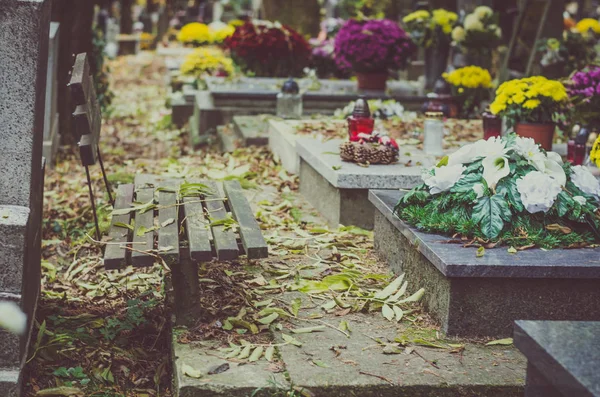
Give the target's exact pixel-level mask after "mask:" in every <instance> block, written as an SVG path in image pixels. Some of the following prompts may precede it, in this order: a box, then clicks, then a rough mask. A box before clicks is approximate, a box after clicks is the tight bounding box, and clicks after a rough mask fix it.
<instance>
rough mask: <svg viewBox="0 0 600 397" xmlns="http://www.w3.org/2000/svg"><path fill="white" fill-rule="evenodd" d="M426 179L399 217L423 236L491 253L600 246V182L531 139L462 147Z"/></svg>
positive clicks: (406, 199) (401, 205)
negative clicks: (495, 249)
mask: <svg viewBox="0 0 600 397" xmlns="http://www.w3.org/2000/svg"><path fill="white" fill-rule="evenodd" d="M422 178H423V182H424V183H423V184H421V185H419V186H417V187H415V188H414V189H412V190H410V191H409V192H408V193H406V194H405V195H404V196H403V197H402V198H401V199H400V201H399V202H398V204H397V206H396V208H395V213H396V214H397V215H398V217H399V218H400V219H402V220H404V221H405V222H407V223H409V224H411V225H414V226H416V227H417V228H418V229H419V230H422V231H424V232H428V233H443V234H448V235H455V236H458V237H459V238H460V239H461V240H464V241H472V242H476V243H479V244H489V245H490V246H495V245H496V244H500V243H502V244H506V245H509V246H512V247H522V248H530V247H534V246H537V247H541V248H558V247H561V248H572V247H582V246H588V245H591V244H598V243H600V210H599V205H600V198H599V197H600V182H599V181H598V180H597V179H596V178H595V177H594V176H593V175H592V173H591V172H590V171H589V170H588V169H587V168H585V167H582V166H572V165H571V164H570V163H568V162H567V163H563V162H562V159H561V157H560V156H559V155H558V154H556V153H554V152H546V151H544V150H542V149H541V148H540V146H539V145H537V144H535V142H534V141H533V140H532V139H531V138H523V137H520V136H518V135H515V134H510V135H507V136H505V137H502V138H499V137H493V138H490V139H488V140H487V141H485V140H480V141H477V142H475V143H472V144H469V145H465V146H463V147H461V148H460V149H459V150H457V151H456V152H454V153H453V154H451V155H449V156H446V157H444V158H443V159H442V160H441V161H440V163H439V164H438V165H437V166H435V167H433V168H431V169H427V170H424V172H423V175H422ZM515 252H516V251H515Z"/></svg>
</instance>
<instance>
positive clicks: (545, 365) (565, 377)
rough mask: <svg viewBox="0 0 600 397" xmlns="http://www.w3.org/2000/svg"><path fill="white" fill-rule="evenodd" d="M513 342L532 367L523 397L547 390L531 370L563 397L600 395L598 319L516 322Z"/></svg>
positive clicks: (599, 335)
mask: <svg viewBox="0 0 600 397" xmlns="http://www.w3.org/2000/svg"><path fill="white" fill-rule="evenodd" d="M514 342H515V345H516V346H517V347H518V348H519V350H521V352H522V353H523V354H524V355H525V356H526V357H527V359H528V361H529V363H530V364H531V366H533V367H535V368H528V379H527V383H528V388H529V390H527V389H526V390H527V392H526V396H530V395H531V396H533V395H540V394H539V393H537V391H538V390H536V389H541V390H546V391H547V390H548V388H547V387H544V385H541V384H540V383H543V382H539V381H536V382H533V379H531V380H530V379H529V377H530V370H537V371H532V372H536V375H537V374H539V375H542V376H543V377H544V378H545V379H546V381H547V383H548V384H550V385H552V386H553V387H554V388H555V389H556V390H558V391H560V393H562V395H563V396H565V397H567V396H568V397H570V396H573V397H575V396H576V397H598V396H600V369H599V368H600V322H589V321H516V322H515V333H514ZM535 393H537V394H535Z"/></svg>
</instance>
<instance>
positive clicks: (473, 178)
mask: <svg viewBox="0 0 600 397" xmlns="http://www.w3.org/2000/svg"><path fill="white" fill-rule="evenodd" d="M482 179H483V178H482V177H481V174H479V173H476V174H467V175H466V176H463V177H462V178H460V179H459V181H458V182H456V183H455V184H454V186H452V188H451V189H450V191H451V192H453V193H467V192H471V191H473V186H474V185H475V184H476V183H481V180H482Z"/></svg>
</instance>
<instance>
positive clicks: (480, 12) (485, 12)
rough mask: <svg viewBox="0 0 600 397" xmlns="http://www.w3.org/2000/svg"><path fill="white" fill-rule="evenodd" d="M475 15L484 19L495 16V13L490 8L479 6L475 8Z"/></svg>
mask: <svg viewBox="0 0 600 397" xmlns="http://www.w3.org/2000/svg"><path fill="white" fill-rule="evenodd" d="M473 14H475V15H477V17H478V18H479V19H484V18H488V17H491V16H492V15H494V11H493V10H492V9H491V8H490V7H488V6H479V7H477V8H475V11H473Z"/></svg>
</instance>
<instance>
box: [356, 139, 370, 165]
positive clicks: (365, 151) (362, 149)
mask: <svg viewBox="0 0 600 397" xmlns="http://www.w3.org/2000/svg"><path fill="white" fill-rule="evenodd" d="M370 147H371V145H370V144H368V143H355V146H354V161H355V162H356V163H360V164H363V163H366V162H367V161H369V149H370Z"/></svg>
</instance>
